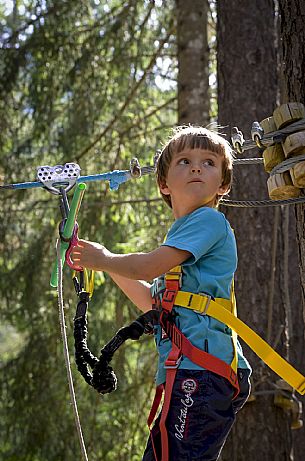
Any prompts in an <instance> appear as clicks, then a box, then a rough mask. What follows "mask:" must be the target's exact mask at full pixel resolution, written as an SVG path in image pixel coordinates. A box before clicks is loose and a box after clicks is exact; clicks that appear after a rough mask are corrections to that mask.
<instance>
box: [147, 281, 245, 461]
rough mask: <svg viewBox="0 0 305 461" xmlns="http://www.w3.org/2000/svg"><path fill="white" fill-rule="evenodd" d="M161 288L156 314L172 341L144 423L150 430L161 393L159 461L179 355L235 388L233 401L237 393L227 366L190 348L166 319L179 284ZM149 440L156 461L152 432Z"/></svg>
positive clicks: (165, 455) (165, 440) (164, 454)
mask: <svg viewBox="0 0 305 461" xmlns="http://www.w3.org/2000/svg"><path fill="white" fill-rule="evenodd" d="M165 286H166V289H165V292H164V295H163V298H162V302H161V306H162V311H161V315H160V325H161V327H162V328H163V329H164V331H165V332H166V334H167V335H168V337H169V338H170V340H171V342H172V349H171V351H170V353H169V355H168V358H167V360H166V361H165V369H166V382H165V389H164V386H163V384H161V385H159V386H158V387H157V389H156V394H155V398H154V401H153V405H152V408H151V410H150V413H149V416H148V420H147V424H148V426H149V428H150V427H151V425H152V423H153V421H154V418H155V416H156V413H157V410H158V408H159V405H160V402H161V399H162V394H163V390H164V402H163V408H162V412H161V419H160V433H161V446H162V458H161V461H168V460H169V450H168V437H167V430H166V418H167V415H168V411H169V406H170V401H171V395H172V390H173V386H174V382H175V378H176V373H177V369H178V367H179V364H180V361H181V358H182V356H183V355H184V356H185V357H187V358H188V359H190V360H191V361H192V362H193V363H195V364H196V365H199V366H201V367H202V368H205V369H206V370H209V371H212V372H213V373H216V374H218V375H220V376H222V377H224V378H226V379H227V380H228V381H229V382H230V383H231V385H232V386H233V387H234V389H235V393H234V398H236V397H237V395H238V393H239V383H238V378H237V375H236V373H235V372H234V371H233V370H232V368H231V366H230V365H228V364H227V363H225V362H224V361H223V360H221V359H219V358H217V357H215V356H213V355H212V354H208V353H207V352H204V351H202V350H201V349H199V348H198V347H195V346H193V344H192V343H191V342H190V341H189V340H188V339H187V338H186V336H184V334H183V333H182V332H181V331H180V330H179V329H178V328H177V326H176V325H175V324H174V322H173V320H172V319H169V315H170V314H171V311H172V309H173V307H174V303H175V298H176V294H177V292H178V290H179V282H178V281H177V280H166V281H165ZM151 440H152V445H153V449H154V454H155V459H156V461H159V460H158V457H157V454H156V449H155V446H154V441H153V437H152V433H151Z"/></svg>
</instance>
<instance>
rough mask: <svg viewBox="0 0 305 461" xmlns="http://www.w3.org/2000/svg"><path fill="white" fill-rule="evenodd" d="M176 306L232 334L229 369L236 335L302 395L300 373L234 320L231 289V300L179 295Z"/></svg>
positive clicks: (303, 380)
mask: <svg viewBox="0 0 305 461" xmlns="http://www.w3.org/2000/svg"><path fill="white" fill-rule="evenodd" d="M175 269H176V268H175ZM175 305H177V306H181V307H185V308H187V309H192V310H194V311H196V312H199V313H200V314H206V315H209V316H210V317H213V318H214V319H216V320H219V321H220V322H222V323H224V324H225V325H227V326H228V327H229V328H231V329H232V330H233V333H234V335H233V336H232V339H233V344H234V348H235V354H234V360H233V362H232V364H231V366H232V368H233V365H235V363H234V362H235V359H236V360H237V356H236V352H237V351H236V341H237V335H238V336H240V337H241V338H242V339H243V340H244V341H245V342H246V343H247V344H248V346H250V348H251V349H252V350H253V351H254V352H255V353H256V355H258V357H260V358H261V359H262V360H263V361H264V362H265V363H266V365H268V366H269V367H270V368H271V369H272V370H273V371H274V372H275V373H277V374H278V375H279V376H280V377H281V378H282V379H284V380H285V381H286V382H287V383H288V384H290V386H292V387H293V388H294V389H296V390H297V391H298V392H299V394H301V395H304V394H305V376H303V375H302V374H301V373H299V372H298V371H297V370H296V369H295V368H294V367H293V366H292V365H290V363H288V362H287V361H286V360H285V359H283V358H282V357H281V356H280V355H279V354H278V353H277V352H275V350H274V349H273V348H272V347H271V346H269V344H268V343H266V341H264V340H263V339H262V338H261V337H260V336H259V335H258V334H256V333H255V332H254V331H253V330H252V329H251V328H250V327H248V326H247V325H246V324H245V323H244V322H242V321H241V320H240V319H238V318H237V317H236V302H235V296H234V289H233V287H232V291H231V300H228V299H223V298H216V299H215V300H213V299H211V297H210V296H208V295H204V294H202V295H201V294H194V293H189V292H185V291H178V293H177V296H176V299H175Z"/></svg>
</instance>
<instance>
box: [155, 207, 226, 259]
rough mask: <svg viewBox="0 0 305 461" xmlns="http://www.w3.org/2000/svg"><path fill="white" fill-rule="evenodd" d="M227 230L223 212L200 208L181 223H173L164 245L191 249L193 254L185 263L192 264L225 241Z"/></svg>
mask: <svg viewBox="0 0 305 461" xmlns="http://www.w3.org/2000/svg"><path fill="white" fill-rule="evenodd" d="M227 232H228V231H227V225H226V220H225V217H224V216H223V214H222V213H220V212H218V211H216V210H214V209H211V208H199V209H198V210H196V211H194V212H193V213H191V214H189V215H188V216H187V217H186V219H185V220H184V221H182V222H181V224H180V225H177V223H176V225H175V224H174V225H173V227H172V228H171V229H170V231H169V233H168V235H167V237H166V240H165V241H164V243H163V245H164V246H170V247H174V248H178V249H179V250H186V251H189V252H190V253H191V254H192V256H191V257H190V258H189V259H187V261H185V262H184V263H183V264H184V265H190V264H194V262H196V261H197V260H198V259H199V258H201V256H203V255H205V254H207V253H209V252H210V251H212V250H213V249H214V248H215V246H216V245H219V244H220V245H221V244H222V243H224V241H225V239H226V237H227Z"/></svg>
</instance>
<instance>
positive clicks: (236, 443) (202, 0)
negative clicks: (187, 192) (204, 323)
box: [0, 0, 305, 461]
mask: <svg viewBox="0 0 305 461" xmlns="http://www.w3.org/2000/svg"><path fill="white" fill-rule="evenodd" d="M302 5H303V4H302V1H301V0H299V1H297V0H293V1H292V2H288V1H284V0H281V1H278V2H277V1H275V2H273V1H271V0H255V1H251V2H244V1H243V0H232V1H230V2H225V1H224V0H218V1H213V0H210V1H207V0H193V1H192V0H185V1H183V0H125V1H123V0H120V1H119V0H37V1H31V0H14V1H3V0H0V181H1V184H9V183H13V182H25V181H35V179H36V168H37V167H38V166H41V165H52V166H53V165H56V164H64V163H66V162H77V163H79V164H80V166H81V170H82V175H89V174H96V173H103V172H107V171H111V170H113V169H128V167H129V161H130V159H131V158H133V157H137V158H138V159H139V161H140V163H141V165H142V166H144V165H148V164H150V165H151V164H152V163H153V156H154V153H155V152H156V150H157V149H160V148H161V147H162V142H165V141H166V140H167V138H168V136H169V135H170V133H171V127H173V126H175V125H177V124H178V123H179V124H181V123H183V124H187V123H194V124H200V125H207V124H209V123H211V122H215V123H219V124H221V125H223V126H224V128H223V131H224V132H226V133H227V135H229V133H230V128H232V126H236V125H237V126H239V128H241V129H242V130H243V131H244V134H245V136H246V137H249V134H250V128H251V123H252V121H253V120H261V119H263V118H265V117H268V116H270V115H272V111H273V110H274V108H275V107H276V105H277V104H279V103H281V102H283V101H287V100H288V99H289V98H291V97H293V98H294V100H298V101H300V102H303V103H304V85H302V84H301V85H300V86H298V84H297V83H298V82H302V81H303V80H302V79H304V78H305V77H303V76H304V75H305V73H304V72H300V73H298V72H297V73H296V77H295V83H293V77H292V76H291V75H292V74H293V72H292V67H291V66H292V65H295V66H296V68H297V69H302V68H303V67H304V62H303V61H302V62H301V61H300V60H301V58H300V56H296V57H295V59H292V61H293V62H294V64H291V63H290V62H289V60H288V59H287V60H284V58H283V57H284V56H285V53H287V46H286V47H285V44H286V45H287V43H288V45H289V37H291V33H290V32H289V27H288V26H289V24H292V23H293V21H294V24H295V28H296V27H297V26H296V24H298V21H302V18H303V21H304V18H305V11H304V6H302ZM287 12H289V14H288V13H287ZM281 18H282V21H281ZM283 18H285V21H284V20H283ZM299 24H302V22H299ZM287 28H288V29H287ZM303 29H304V28H303ZM299 30H301V26H300V29H299ZM287 31H288V32H287ZM285 34H286V35H285ZM287 34H288V35H287ZM302 34H303V35H301V32H300V35H299V37H298V38H299V41H300V42H299V43H300V44H302V43H303V44H304V45H305V39H304V30H303V32H302ZM287 37H288V38H287ZM297 41H298V40H297ZM293 43H295V42H293ZM289 46H290V50H291V55H292V53H293V52H294V50H293V45H291V44H290V45H289ZM289 46H288V47H289ZM299 48H300V49H299V52H300V53H301V54H302V53H304V51H301V50H304V49H305V46H300V47H299ZM284 64H286V67H285V65H284ZM289 66H290V68H289ZM288 74H289V75H290V80H289V82H290V83H291V87H290V86H289V85H288V82H287V79H285V75H288ZM302 88H303V90H302ZM287 98H288V99H287ZM257 155H259V153H258V152H257V151H254V152H250V153H249V156H257ZM250 168H251V169H250ZM231 197H232V198H236V199H245V198H249V199H262V198H266V197H267V189H266V174H265V173H264V171H263V168H262V167H261V166H254V167H247V168H244V169H243V171H236V178H235V186H234V189H233V191H232V194H231ZM0 200H1V202H0V203H1V219H0V293H1V303H0V315H1V322H0V357H1V358H0V367H1V375H0V376H1V377H0V396H1V398H0V434H1V438H0V459H1V460H7V461H53V460H54V461H55V460H56V461H58V460H60V461H61V460H62V461H72V460H73V461H74V460H75V459H81V452H80V448H79V443H78V439H77V432H76V429H75V425H74V418H73V412H72V407H71V403H70V396H69V392H68V384H67V378H66V371H65V365H64V356H63V346H62V342H61V336H60V327H59V321H58V310H57V295H56V290H54V289H51V288H50V286H49V278H50V269H51V266H52V263H53V261H54V258H55V241H56V238H57V234H58V222H59V221H60V212H59V207H58V200H57V198H56V197H55V196H54V195H51V194H49V193H48V192H46V191H44V190H43V189H34V190H25V191H11V190H2V191H1V197H0ZM270 210H271V211H270ZM276 210H277V211H275V210H274V209H273V208H272V209H247V210H243V209H234V210H233V209H229V210H228V209H227V208H225V207H223V206H222V207H221V211H222V212H224V213H225V214H226V215H227V216H228V218H229V220H230V221H231V223H232V226H233V228H234V229H235V232H236V236H237V241H238V249H239V259H240V266H239V269H238V272H237V274H236V281H237V298H238V306H239V312H240V317H241V318H242V319H243V320H246V321H247V323H248V324H249V325H251V326H252V327H253V328H254V329H255V330H256V331H258V333H260V334H261V335H262V336H263V337H264V338H267V339H268V340H269V342H270V343H271V344H272V345H273V346H275V347H276V348H277V350H278V351H279V352H280V353H281V354H282V355H283V356H285V357H286V358H289V360H290V361H291V362H292V363H293V364H294V365H295V366H297V367H298V369H299V370H300V371H303V372H304V370H305V363H304V317H303V309H302V293H301V286H303V287H304V283H303V281H301V282H302V283H301V282H300V276H299V261H298V253H299V250H298V246H297V245H298V244H297V238H296V232H295V227H296V225H295V217H294V210H293V209H292V207H290V209H289V210H288V207H287V208H286V209H284V208H281V209H279V208H277V209H276ZM298 219H300V218H298ZM78 221H79V225H80V235H81V237H82V238H88V239H91V240H95V241H98V242H102V243H104V244H105V245H106V246H107V247H109V248H110V249H111V250H112V251H114V252H129V251H150V250H152V249H153V248H155V247H156V246H157V245H159V244H160V243H161V242H162V240H163V238H164V235H165V233H166V231H167V229H168V226H169V225H170V224H171V222H172V217H171V215H170V211H169V210H168V209H167V208H166V206H165V205H164V204H163V202H162V201H161V199H160V197H159V195H158V194H157V190H156V187H155V180H154V177H153V175H152V176H145V177H144V178H142V179H139V180H134V181H129V182H128V183H126V184H124V185H122V186H121V187H120V189H119V190H118V191H115V192H113V191H110V190H109V186H108V184H107V183H105V182H101V183H90V184H89V187H88V188H87V191H86V194H85V197H84V200H83V204H82V208H81V211H80V215H79V219H78ZM288 235H289V238H288ZM275 242H276V243H275ZM299 244H300V241H299ZM284 269H285V270H284ZM283 274H284V275H283ZM285 274H286V276H285ZM287 274H288V275H289V276H287ZM301 276H302V274H301ZM303 277H304V274H303ZM303 292H304V288H303ZM270 293H272V294H270ZM289 293H290V295H291V296H289ZM64 298H65V308H66V323H67V333H68V337H69V346H70V355H71V363H72V369H73V374H74V376H73V378H74V383H75V390H76V396H77V402H78V406H79V413H80V418H81V422H82V428H83V432H84V439H85V443H86V447H87V451H88V457H89V460H90V461H97V460H100V461H113V460H117V461H130V460H133V461H138V460H140V459H141V454H142V452H143V449H144V446H145V443H146V439H147V436H148V432H147V428H146V418H147V414H148V411H149V407H150V402H151V399H152V396H153V392H154V382H153V379H154V373H155V361H156V353H155V349H154V342H153V339H152V338H151V337H145V338H142V340H141V341H140V342H138V343H134V342H132V343H128V344H126V346H125V347H123V348H121V349H120V351H119V352H118V354H117V356H116V358H115V360H114V365H113V366H114V369H115V371H116V374H117V376H118V380H119V384H118V390H117V391H116V392H114V393H113V394H110V395H108V396H104V397H101V396H99V395H97V393H96V392H95V391H94V390H93V389H92V388H89V387H88V386H87V385H86V384H85V383H84V381H83V379H82V378H81V376H80V375H79V374H78V373H77V371H76V369H75V365H74V358H73V316H74V309H75V306H76V296H75V293H74V289H73V285H72V282H71V277H70V271H69V270H67V269H65V280H64ZM136 316H137V310H136V308H135V307H134V306H133V305H132V304H131V303H130V302H128V301H127V299H126V298H125V297H124V296H123V295H122V294H121V293H120V292H119V290H118V289H117V288H116V287H115V286H114V284H113V283H112V282H111V280H110V278H109V277H108V276H107V275H106V274H105V275H103V274H100V276H99V277H97V280H96V286H95V292H94V295H93V298H92V301H91V303H90V313H89V343H90V348H91V349H92V351H93V352H95V354H96V355H98V353H99V350H100V348H101V346H103V345H104V344H105V343H106V342H107V341H108V340H109V339H110V338H111V336H112V335H113V334H114V333H115V332H116V330H117V329H118V328H119V327H121V326H122V325H125V324H127V323H128V322H129V321H130V320H131V319H134V318H135V317H136ZM245 350H246V353H247V355H248V356H249V358H250V361H251V364H252V365H253V367H254V373H253V383H252V384H253V393H252V397H251V402H249V403H248V404H247V405H246V407H245V409H244V410H243V412H242V413H241V414H240V416H239V419H238V422H237V424H236V426H235V427H234V430H233V433H232V436H230V438H229V440H228V442H227V445H226V447H225V449H224V451H223V454H222V457H221V459H222V461H229V460H230V461H245V460H246V459H253V460H256V459H260V461H265V460H266V461H272V460H277V461H284V460H285V461H286V460H291V461H292V460H295V461H301V460H303V459H304V450H305V431H304V428H302V427H301V423H300V421H301V419H302V418H301V414H300V413H299V414H297V415H296V414H295V413H293V412H292V411H291V405H290V406H289V405H287V407H285V405H284V407H285V408H283V406H282V407H281V406H278V405H275V396H276V395H277V392H278V383H277V379H278V378H277V377H276V376H275V375H274V374H273V373H272V372H271V371H270V370H267V369H266V367H265V366H264V365H263V364H262V363H261V362H259V361H258V360H257V359H256V358H255V357H254V355H253V354H252V352H251V351H249V350H248V349H247V347H246V346H245ZM297 398H298V397H297V396H296V395H294V394H293V395H291V399H290V400H291V401H294V402H296V403H297V405H299V404H298V402H299V401H300V400H302V399H299V400H297ZM303 400H304V399H303ZM294 408H295V407H294ZM292 426H298V427H299V428H298V429H296V430H292Z"/></svg>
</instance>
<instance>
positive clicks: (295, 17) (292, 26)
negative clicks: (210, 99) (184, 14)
mask: <svg viewBox="0 0 305 461" xmlns="http://www.w3.org/2000/svg"><path fill="white" fill-rule="evenodd" d="M279 14H280V38H281V40H280V44H281V55H282V79H283V85H282V86H283V88H284V96H285V98H284V100H285V102H288V101H297V102H302V103H303V104H305V92H304V88H305V30H304V21H305V3H304V1H303V0H289V1H288V0H279ZM295 215H296V222H297V226H296V232H297V241H298V247H299V251H298V254H299V272H300V279H301V287H302V303H300V305H299V308H298V309H297V310H296V311H294V316H297V319H298V320H299V324H298V330H299V334H298V335H297V337H296V341H297V342H296V346H297V350H298V354H297V357H296V360H297V363H298V364H299V369H300V371H303V373H304V371H305V353H304V345H305V340H304V323H305V307H304V306H305V234H304V225H305V206H304V205H298V206H296V207H295ZM302 314H303V315H302ZM301 401H302V402H303V404H304V402H305V399H304V397H302V398H301ZM293 437H294V453H295V460H301V459H304V452H305V429H304V427H303V429H302V430H298V431H294V434H293Z"/></svg>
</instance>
